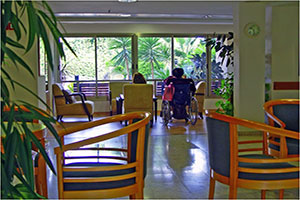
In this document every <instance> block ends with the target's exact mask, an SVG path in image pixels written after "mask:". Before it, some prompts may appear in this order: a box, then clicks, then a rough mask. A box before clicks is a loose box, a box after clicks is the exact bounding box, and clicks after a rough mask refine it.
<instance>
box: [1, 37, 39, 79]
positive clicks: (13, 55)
mask: <svg viewBox="0 0 300 200" xmlns="http://www.w3.org/2000/svg"><path fill="white" fill-rule="evenodd" d="M1 45H4V44H3V43H2V42H1ZM1 49H2V50H3V51H4V52H5V53H6V54H7V56H8V57H9V58H10V59H11V60H12V61H13V63H14V64H15V65H16V61H17V62H18V63H20V64H21V65H22V66H23V67H24V68H25V69H26V70H27V71H28V72H29V73H30V74H31V75H32V76H33V77H34V74H33V72H32V70H31V68H30V67H29V66H28V65H27V64H26V63H25V61H24V60H23V59H22V58H21V57H19V56H18V55H17V54H16V53H15V52H13V51H12V50H10V49H9V48H7V47H5V46H2V47H1ZM16 66H17V65H16Z"/></svg>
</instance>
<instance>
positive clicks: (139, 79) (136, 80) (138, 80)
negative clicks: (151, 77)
mask: <svg viewBox="0 0 300 200" xmlns="http://www.w3.org/2000/svg"><path fill="white" fill-rule="evenodd" d="M132 82H133V83H147V82H146V79H145V77H144V76H143V74H141V73H139V72H136V73H134V74H133V78H132Z"/></svg>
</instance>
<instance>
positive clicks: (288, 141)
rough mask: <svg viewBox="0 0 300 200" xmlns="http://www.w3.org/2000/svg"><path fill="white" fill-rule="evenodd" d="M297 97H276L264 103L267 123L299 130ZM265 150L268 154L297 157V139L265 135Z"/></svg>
mask: <svg viewBox="0 0 300 200" xmlns="http://www.w3.org/2000/svg"><path fill="white" fill-rule="evenodd" d="M299 102H300V100H299V99H277V100H271V101H268V102H266V103H265V104H264V110H265V113H266V115H267V116H268V122H269V125H271V126H275V127H280V128H283V129H287V130H291V131H295V132H299ZM265 139H266V140H265V146H266V152H268V153H269V154H270V155H274V156H278V157H281V158H284V157H299V140H298V139H294V138H290V137H288V136H287V137H285V136H280V137H279V136H276V135H272V134H271V133H266V135H265Z"/></svg>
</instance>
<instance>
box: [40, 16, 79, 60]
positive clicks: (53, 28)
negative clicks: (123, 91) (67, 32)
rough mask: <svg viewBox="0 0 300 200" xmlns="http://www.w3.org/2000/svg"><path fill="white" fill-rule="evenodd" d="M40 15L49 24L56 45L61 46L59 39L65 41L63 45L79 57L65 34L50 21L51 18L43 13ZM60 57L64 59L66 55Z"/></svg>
mask: <svg viewBox="0 0 300 200" xmlns="http://www.w3.org/2000/svg"><path fill="white" fill-rule="evenodd" d="M39 14H40V15H41V16H42V17H43V19H44V21H45V22H46V23H47V25H48V27H49V29H50V31H51V32H52V35H53V37H54V38H56V40H55V42H56V45H57V46H58V47H59V46H61V43H60V42H59V39H61V40H62V41H63V43H64V44H65V45H66V46H67V47H68V49H69V50H70V51H71V52H72V53H73V54H74V55H75V56H76V57H77V55H76V53H75V51H74V50H73V49H72V47H71V46H70V45H69V43H68V42H67V41H66V39H65V38H64V36H63V34H62V33H61V32H60V31H59V30H58V28H57V27H56V26H55V25H54V24H53V22H52V21H51V20H50V18H49V17H48V16H47V15H46V14H45V13H43V12H41V11H39ZM60 56H62V57H64V56H65V54H64V53H63V52H62V54H60Z"/></svg>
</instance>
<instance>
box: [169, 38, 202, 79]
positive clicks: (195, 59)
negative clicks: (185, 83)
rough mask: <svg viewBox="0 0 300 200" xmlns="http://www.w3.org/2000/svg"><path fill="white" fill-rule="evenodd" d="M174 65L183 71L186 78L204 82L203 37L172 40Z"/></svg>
mask: <svg viewBox="0 0 300 200" xmlns="http://www.w3.org/2000/svg"><path fill="white" fill-rule="evenodd" d="M174 54H175V55H174V64H175V67H181V68H183V69H184V72H185V75H186V76H187V77H188V78H193V79H201V80H206V76H207V70H206V63H207V62H206V46H205V38H204V37H176V38H174Z"/></svg>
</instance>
